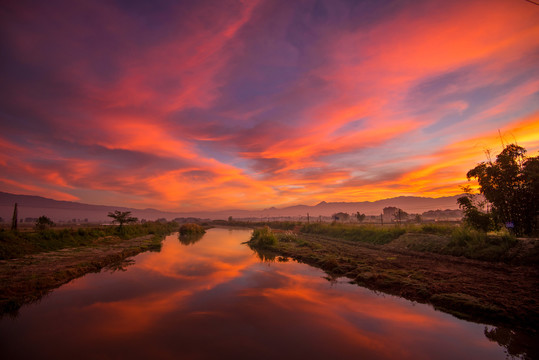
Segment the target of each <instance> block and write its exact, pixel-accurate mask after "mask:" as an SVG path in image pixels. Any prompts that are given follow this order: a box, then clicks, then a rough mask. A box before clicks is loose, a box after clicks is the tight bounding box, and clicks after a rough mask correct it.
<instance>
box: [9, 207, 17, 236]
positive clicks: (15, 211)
mask: <svg viewBox="0 0 539 360" xmlns="http://www.w3.org/2000/svg"><path fill="white" fill-rule="evenodd" d="M17 218H18V213H17V203H15V207H14V208H13V218H12V219H11V230H13V231H16V230H17Z"/></svg>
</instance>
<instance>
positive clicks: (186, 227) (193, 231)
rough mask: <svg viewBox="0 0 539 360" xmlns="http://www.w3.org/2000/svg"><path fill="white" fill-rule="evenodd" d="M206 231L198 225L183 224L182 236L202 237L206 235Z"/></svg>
mask: <svg viewBox="0 0 539 360" xmlns="http://www.w3.org/2000/svg"><path fill="white" fill-rule="evenodd" d="M205 232H206V230H204V228H203V227H202V226H200V225H198V224H192V223H188V224H183V225H182V226H180V235H201V234H204V233H205Z"/></svg>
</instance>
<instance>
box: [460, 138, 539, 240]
mask: <svg viewBox="0 0 539 360" xmlns="http://www.w3.org/2000/svg"><path fill="white" fill-rule="evenodd" d="M466 177H467V178H468V180H470V179H471V178H476V179H477V181H478V183H479V186H480V192H481V193H482V194H483V195H484V196H485V198H486V199H487V200H488V201H489V202H490V203H491V204H492V216H493V219H494V220H495V221H496V222H497V223H503V224H505V225H506V226H507V227H509V228H513V229H514V232H515V234H516V235H522V234H528V235H529V234H532V233H534V232H537V230H538V225H537V220H538V216H539V156H535V157H530V158H528V157H526V149H524V148H523V147H521V146H518V145H516V144H510V145H507V146H506V147H505V148H504V149H503V150H502V152H501V153H500V154H498V156H496V161H494V162H492V161H487V162H482V163H480V164H478V165H477V166H476V167H475V168H473V169H471V170H470V171H468V173H467V174H466Z"/></svg>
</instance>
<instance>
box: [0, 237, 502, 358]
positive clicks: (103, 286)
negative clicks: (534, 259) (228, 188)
mask: <svg viewBox="0 0 539 360" xmlns="http://www.w3.org/2000/svg"><path fill="white" fill-rule="evenodd" d="M250 234H251V230H231V229H222V228H216V229H210V230H209V231H208V232H207V233H206V234H205V235H204V236H203V237H202V238H201V239H200V241H196V242H195V241H193V242H189V241H183V243H182V242H180V241H179V239H178V235H177V234H173V235H170V236H168V237H167V238H166V239H165V240H164V242H163V247H162V249H161V251H160V252H146V253H143V254H139V255H137V256H136V257H134V258H133V259H132V261H129V262H128V263H125V264H123V266H119V267H117V268H116V269H109V270H103V271H101V272H100V273H93V274H87V275H85V276H83V277H81V278H79V279H76V280H74V281H71V282H70V283H68V284H66V285H64V286H62V287H60V288H59V289H57V290H55V291H53V292H52V293H51V294H49V295H48V296H46V297H45V298H43V299H42V300H41V301H40V302H38V303H34V304H30V305H28V306H25V307H23V308H22V309H21V310H20V312H19V315H18V316H17V317H15V318H10V317H4V318H3V319H1V320H0V345H1V347H0V356H1V357H2V358H3V359H38V358H39V359H73V358H76V359H86V358H88V359H228V358H230V359H505V358H506V356H507V353H506V351H507V350H506V348H504V347H502V346H500V345H498V343H497V342H495V341H491V340H489V339H488V338H487V337H486V336H485V331H487V332H488V331H495V329H494V328H492V327H489V326H485V325H481V324H475V323H471V322H466V321H462V320H459V319H457V318H455V317H453V316H451V315H448V314H445V313H442V312H438V311H435V310H434V309H433V308H432V307H431V306H428V305H423V304H417V303H412V302H410V301H407V300H404V299H402V298H399V297H395V296H390V295H385V294H381V293H375V292H373V291H371V290H368V289H364V288H361V287H359V286H357V285H352V284H349V283H347V281H346V279H344V278H342V279H337V280H331V281H330V280H328V279H326V277H325V276H326V275H325V273H324V272H323V271H321V270H319V269H316V268H312V267H310V266H308V265H305V264H300V263H297V262H295V261H292V260H290V261H262V260H261V259H260V256H259V255H257V254H256V253H254V252H253V251H252V250H251V249H249V248H248V247H247V246H246V245H245V244H242V242H245V241H247V240H248V239H249V237H250ZM281 260H282V259H281Z"/></svg>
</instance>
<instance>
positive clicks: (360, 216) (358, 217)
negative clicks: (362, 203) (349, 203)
mask: <svg viewBox="0 0 539 360" xmlns="http://www.w3.org/2000/svg"><path fill="white" fill-rule="evenodd" d="M356 218H357V221H358V222H363V220H365V214H361V213H360V212H359V211H358V212H357V213H356Z"/></svg>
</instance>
